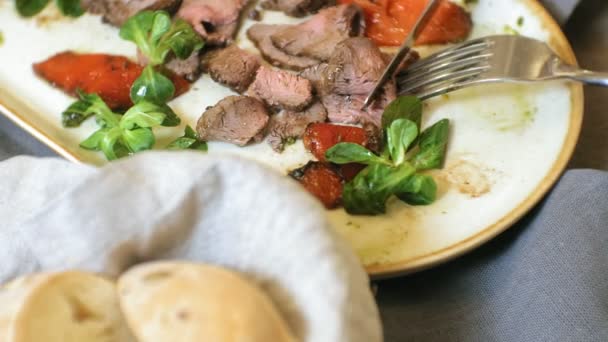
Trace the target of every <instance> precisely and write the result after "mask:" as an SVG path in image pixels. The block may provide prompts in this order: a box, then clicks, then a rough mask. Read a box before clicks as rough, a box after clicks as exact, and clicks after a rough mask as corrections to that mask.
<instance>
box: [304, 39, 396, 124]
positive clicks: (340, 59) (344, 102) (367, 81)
mask: <svg viewBox="0 0 608 342" xmlns="http://www.w3.org/2000/svg"><path fill="white" fill-rule="evenodd" d="M385 58H386V57H385V56H384V55H383V54H382V53H381V52H380V50H379V49H378V47H376V46H375V45H374V44H373V43H372V42H371V41H370V40H369V39H367V38H362V37H355V38H348V39H346V40H344V41H342V42H341V43H340V44H338V45H337V46H336V49H335V50H334V53H333V54H332V56H331V58H330V59H329V61H328V62H327V63H325V64H319V65H316V66H313V67H311V68H307V69H305V70H303V71H302V72H300V76H302V77H304V78H307V79H308V80H310V81H311V82H312V84H313V85H314V87H315V90H316V91H317V94H318V95H319V96H320V97H321V102H323V105H324V106H325V108H326V109H327V116H328V118H329V121H332V122H338V123H346V124H357V123H373V124H375V125H376V126H380V120H381V118H382V112H383V111H384V107H385V106H386V105H387V104H388V103H390V102H391V101H392V100H394V99H395V98H396V96H397V91H396V85H395V81H394V80H392V81H390V82H388V83H387V84H386V86H385V87H384V91H383V93H382V94H381V95H380V96H379V97H378V99H376V101H374V103H372V104H371V105H370V106H369V107H368V108H367V109H366V110H365V111H363V110H361V108H362V107H363V101H364V100H365V97H366V96H367V95H368V94H369V92H370V91H371V90H372V89H373V87H374V85H375V84H376V82H377V81H378V80H379V79H380V77H381V76H382V72H383V71H384V68H385V67H386V61H385Z"/></svg>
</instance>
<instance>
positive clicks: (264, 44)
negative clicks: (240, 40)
mask: <svg viewBox="0 0 608 342" xmlns="http://www.w3.org/2000/svg"><path fill="white" fill-rule="evenodd" d="M288 26H289V25H268V24H255V25H253V26H251V27H250V28H249V29H248V30H247V36H248V37H249V39H251V41H253V43H254V44H255V45H256V46H257V47H258V49H259V50H260V53H261V54H262V56H263V57H264V59H266V60H267V61H268V62H269V63H271V64H272V65H274V66H279V67H283V68H287V69H291V70H302V69H306V68H309V67H311V66H314V65H317V64H319V60H317V59H314V58H310V57H297V56H291V55H288V54H286V53H285V52H283V51H281V50H279V49H277V47H276V46H274V44H273V43H272V40H271V39H270V36H271V35H272V34H273V33H275V32H277V31H279V30H281V29H284V28H286V27H288Z"/></svg>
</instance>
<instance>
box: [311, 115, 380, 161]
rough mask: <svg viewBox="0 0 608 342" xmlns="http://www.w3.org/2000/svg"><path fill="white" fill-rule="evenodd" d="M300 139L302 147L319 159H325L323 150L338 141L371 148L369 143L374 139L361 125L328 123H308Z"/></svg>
mask: <svg viewBox="0 0 608 342" xmlns="http://www.w3.org/2000/svg"><path fill="white" fill-rule="evenodd" d="M302 139H303V140H304V147H306V149H307V150H308V151H310V152H311V153H312V154H313V155H314V156H315V158H317V159H318V160H320V161H325V152H327V150H329V149H330V148H331V147H333V146H334V145H336V144H338V143H341V142H349V143H355V144H359V145H361V146H365V147H369V148H372V147H371V146H369V143H370V142H373V141H375V140H372V139H370V137H369V136H368V132H367V131H366V130H365V129H363V128H361V127H355V126H343V125H333V124H329V123H313V124H310V125H308V127H307V128H306V131H305V132H304V136H303V138H302Z"/></svg>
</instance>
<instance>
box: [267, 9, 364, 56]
mask: <svg viewBox="0 0 608 342" xmlns="http://www.w3.org/2000/svg"><path fill="white" fill-rule="evenodd" d="M364 31H365V20H364V17H363V12H362V11H361V9H360V8H359V6H357V5H353V4H350V5H340V6H334V7H329V8H325V9H323V10H321V11H319V13H317V14H315V15H314V16H312V17H311V18H310V19H309V20H307V21H305V22H303V23H301V24H299V25H289V26H287V27H285V28H283V29H281V30H279V31H277V32H275V33H274V34H272V35H271V36H270V37H271V40H272V42H273V44H274V45H275V46H276V47H277V48H278V49H279V50H281V51H283V52H285V53H287V54H288V55H292V56H305V57H311V58H315V59H318V60H320V61H327V60H328V59H329V58H330V57H331V56H332V53H333V52H334V49H335V48H336V45H337V44H338V43H340V42H341V41H343V40H344V39H346V38H349V37H357V36H361V35H363V33H364Z"/></svg>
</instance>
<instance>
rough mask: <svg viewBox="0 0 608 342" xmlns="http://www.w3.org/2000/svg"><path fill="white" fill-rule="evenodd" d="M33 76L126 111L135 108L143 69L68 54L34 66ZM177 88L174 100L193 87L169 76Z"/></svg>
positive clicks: (119, 60) (113, 59) (116, 59)
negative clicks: (133, 87)
mask: <svg viewBox="0 0 608 342" xmlns="http://www.w3.org/2000/svg"><path fill="white" fill-rule="evenodd" d="M33 68H34V72H35V73H36V74H37V75H38V76H40V77H42V78H44V79H45V80H47V81H49V82H50V83H52V84H53V85H54V86H56V87H59V88H61V89H63V90H64V91H65V92H67V93H68V94H70V95H74V94H75V93H76V90H77V89H80V90H82V91H84V92H85V93H96V94H97V95H99V96H100V97H101V98H102V99H103V100H104V101H105V102H106V104H107V105H108V106H109V107H110V108H112V109H126V108H129V107H131V106H132V105H133V103H132V102H131V98H130V95H129V94H130V91H131V85H133V82H134V81H135V80H136V79H137V78H138V77H139V75H140V74H141V72H142V70H143V67H142V66H140V65H139V64H137V63H135V62H132V61H130V60H129V59H127V58H126V57H123V56H115V55H106V54H77V53H74V52H70V51H66V52H62V53H59V54H57V55H54V56H52V57H50V58H48V59H47V60H45V61H42V62H39V63H35V64H34V65H33ZM167 76H169V78H170V79H171V80H172V81H173V84H174V85H175V96H179V95H181V94H183V93H185V92H186V91H187V90H188V88H189V87H190V84H189V83H188V82H187V81H186V80H185V79H183V78H181V77H179V76H176V75H174V74H171V73H168V74H167Z"/></svg>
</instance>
